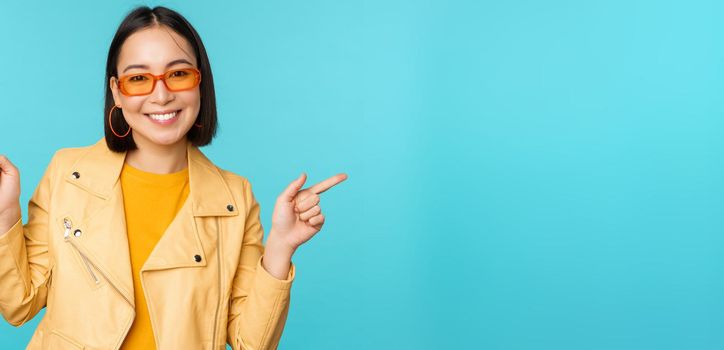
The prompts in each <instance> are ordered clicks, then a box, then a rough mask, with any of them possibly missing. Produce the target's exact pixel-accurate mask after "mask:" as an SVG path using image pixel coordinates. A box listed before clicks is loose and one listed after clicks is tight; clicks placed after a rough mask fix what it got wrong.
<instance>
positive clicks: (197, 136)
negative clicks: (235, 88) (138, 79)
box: [103, 6, 217, 152]
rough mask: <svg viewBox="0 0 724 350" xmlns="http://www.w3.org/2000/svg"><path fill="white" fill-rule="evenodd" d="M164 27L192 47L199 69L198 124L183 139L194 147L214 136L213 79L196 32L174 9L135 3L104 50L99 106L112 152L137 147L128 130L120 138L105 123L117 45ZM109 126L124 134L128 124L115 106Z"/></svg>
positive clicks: (116, 58) (118, 52)
mask: <svg viewBox="0 0 724 350" xmlns="http://www.w3.org/2000/svg"><path fill="white" fill-rule="evenodd" d="M159 25H160V26H166V27H168V28H171V29H172V30H174V31H175V32H176V33H178V34H179V35H181V36H182V37H184V38H185V39H186V40H187V41H188V42H189V43H190V44H191V47H192V48H193V49H194V53H195V54H196V62H197V63H198V69H199V71H201V84H200V85H199V89H200V93H201V108H200V109H199V114H198V117H197V119H196V122H195V123H196V124H201V125H202V127H196V126H192V127H191V129H190V130H189V131H188V133H187V134H186V138H187V139H188V140H189V141H191V143H192V144H193V145H194V146H197V147H200V146H206V145H208V144H210V143H211V140H212V139H213V138H214V135H216V126H217V118H216V94H215V93H214V78H213V76H212V75H211V64H210V63H209V58H208V56H206V48H205V47H204V44H203V43H202V42H201V38H200V37H199V34H198V33H197V32H196V30H195V29H194V27H192V26H191V24H190V23H189V22H188V21H187V20H186V18H184V17H183V16H181V14H179V13H178V12H176V11H173V10H171V9H168V8H166V7H162V6H158V7H154V8H153V9H152V8H150V7H148V6H139V7H137V8H135V9H134V10H132V11H131V12H130V13H129V14H128V15H127V16H126V18H125V19H124V20H123V22H121V24H120V25H119V26H118V30H117V31H116V35H115V36H114V37H113V41H112V42H111V47H110V48H109V50H108V61H107V63H106V79H105V81H104V82H103V83H104V86H105V89H106V98H105V108H104V109H103V112H104V113H103V120H104V122H103V124H104V129H105V137H106V144H107V145H108V148H110V149H111V150H112V151H114V152H124V151H129V150H134V149H137V148H138V147H137V146H136V143H135V142H134V141H133V137H130V136H132V135H131V134H132V133H133V131H131V132H130V133H129V134H128V136H126V137H123V138H120V137H118V136H116V135H115V134H113V132H112V131H111V128H110V125H108V114H109V113H110V111H111V108H113V106H114V100H113V93H112V91H111V88H110V86H109V81H110V79H111V77H118V75H117V74H118V70H117V67H116V66H117V65H118V55H119V54H120V51H121V46H122V45H123V43H124V42H125V41H126V39H127V38H128V37H129V36H131V34H133V33H135V32H137V31H140V30H142V29H145V28H150V27H154V26H159ZM111 120H112V123H113V129H114V130H115V131H116V132H117V133H119V134H123V133H126V131H127V130H128V128H129V127H130V126H129V125H128V123H126V120H125V119H123V115H122V112H121V111H120V110H119V109H116V110H115V111H113V115H112V116H111Z"/></svg>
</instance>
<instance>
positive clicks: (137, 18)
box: [0, 7, 347, 349]
mask: <svg viewBox="0 0 724 350" xmlns="http://www.w3.org/2000/svg"><path fill="white" fill-rule="evenodd" d="M106 81H107V82H108V85H107V88H106V108H105V113H104V120H105V137H104V138H102V139H100V140H99V141H98V142H96V143H95V144H94V145H91V146H86V147H78V148H66V149H61V150H59V151H58V152H56V153H55V154H54V156H53V158H52V160H51V162H50V165H49V166H48V168H47V169H46V172H45V174H44V175H43V177H42V179H41V181H40V184H39V185H38V187H37V188H36V190H35V192H34V194H33V196H32V198H31V200H30V202H29V206H28V213H29V220H28V223H27V224H25V225H22V218H21V210H20V203H19V197H20V177H19V172H18V170H17V169H16V168H15V167H14V166H13V164H12V163H11V162H10V160H8V159H7V158H6V157H4V156H0V168H1V171H0V233H2V235H1V236H0V312H2V315H3V317H4V318H5V319H6V320H7V321H8V322H10V323H11V324H13V325H16V326H17V325H21V324H23V323H25V322H27V321H28V320H30V319H31V318H32V317H33V316H35V315H36V314H37V313H38V311H39V310H40V309H42V308H43V307H47V310H46V313H45V316H44V317H43V319H42V320H41V322H40V324H39V326H38V328H37V329H36V331H35V333H34V335H33V337H32V339H31V341H30V344H29V345H28V348H29V349H38V348H42V349H46V348H62V349H66V348H70V349H74V348H77V349H119V348H123V349H153V348H158V349H224V348H225V346H226V345H225V343H228V344H230V345H231V346H232V348H234V349H274V348H276V347H277V345H278V343H279V339H280V337H281V334H282V330H283V328H284V323H285V321H286V317H287V313H288V310H289V294H290V288H291V284H292V281H293V280H294V270H295V269H294V265H293V264H292V263H291V257H292V255H293V254H294V252H295V251H296V249H297V248H298V247H299V246H300V245H301V244H303V243H304V242H306V241H308V240H309V239H310V238H311V237H312V236H314V235H315V234H316V233H317V232H318V231H319V230H320V229H321V228H322V225H323V224H324V215H323V214H322V213H321V209H320V206H319V194H320V193H322V192H324V191H325V190H327V189H329V188H331V187H332V186H334V185H336V184H338V183H339V182H341V181H343V180H345V179H346V178H347V176H346V175H345V174H338V175H336V176H333V177H330V178H328V179H326V180H324V181H322V182H320V183H317V184H315V185H313V186H311V187H309V188H306V189H303V190H302V189H301V188H302V186H303V185H304V182H305V179H306V176H305V174H302V175H301V176H300V177H299V178H297V179H296V180H294V181H292V182H291V183H290V184H289V185H288V186H287V187H286V189H284V191H283V192H282V193H281V195H280V196H279V197H278V198H277V201H276V204H275V208H274V212H273V214H272V227H271V230H270V232H269V237H268V239H267V242H266V246H264V245H263V244H262V239H263V235H264V231H263V228H262V226H261V222H260V218H259V212H260V208H259V204H258V202H257V201H256V199H255V197H254V195H253V193H252V190H251V187H250V184H249V182H248V180H247V179H246V178H244V177H242V176H239V175H236V174H234V173H232V172H229V171H226V170H223V169H220V168H218V167H216V166H215V165H214V164H213V163H212V162H211V161H210V160H209V159H208V158H206V157H205V155H204V154H203V153H202V152H201V151H200V150H199V149H198V147H199V146H204V145H207V144H209V143H210V142H211V139H212V138H213V136H214V134H215V131H216V125H217V123H216V106H215V97H214V86H213V78H212V75H211V69H210V66H209V61H208V58H207V56H206V51H205V49H204V45H203V43H202V42H201V39H200V38H199V36H198V34H197V33H196V31H195V30H194V29H193V27H192V26H191V25H190V24H189V23H188V22H187V21H186V20H185V19H184V18H183V17H182V16H181V15H179V14H178V13H176V12H174V11H172V10H169V9H167V8H163V7H156V8H154V9H150V8H148V7H139V8H137V9H135V10H134V11H132V12H131V13H130V14H129V15H128V16H127V17H126V18H125V19H124V20H123V22H122V23H121V25H120V26H119V28H118V31H117V32H116V35H115V37H114V38H113V41H112V43H111V46H110V50H109V53H108V62H107V67H106Z"/></svg>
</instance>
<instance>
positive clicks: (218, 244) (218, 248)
mask: <svg viewBox="0 0 724 350" xmlns="http://www.w3.org/2000/svg"><path fill="white" fill-rule="evenodd" d="M219 224H220V223H219V218H216V233H217V235H216V262H217V265H218V269H219V288H218V291H219V294H218V301H217V302H216V312H215V313H214V333H213V334H212V340H211V349H212V350H216V329H217V327H218V323H219V308H220V307H221V273H222V271H221V228H220V227H221V226H220V225H219Z"/></svg>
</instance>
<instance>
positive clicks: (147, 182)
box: [121, 164, 189, 350]
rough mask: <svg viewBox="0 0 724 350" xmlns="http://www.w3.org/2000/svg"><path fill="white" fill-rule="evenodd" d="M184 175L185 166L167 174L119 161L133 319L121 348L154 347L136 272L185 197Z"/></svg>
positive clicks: (139, 280)
mask: <svg viewBox="0 0 724 350" xmlns="http://www.w3.org/2000/svg"><path fill="white" fill-rule="evenodd" d="M188 174H189V173H188V167H187V168H186V169H184V170H181V171H179V172H175V173H171V174H154V173H149V172H145V171H142V170H140V169H136V168H134V167H132V166H130V165H128V164H123V170H122V171H121V187H122V189H123V207H124V209H125V211H126V230H127V234H128V248H129V251H130V254H131V271H132V272H133V294H134V297H135V303H136V318H135V320H134V321H133V325H131V329H130V330H129V331H128V335H126V338H125V339H124V341H123V344H122V346H121V349H144V350H145V349H155V348H156V343H155V342H154V339H153V330H152V328H151V319H150V317H149V313H148V307H147V304H146V298H145V297H144V295H143V287H142V286H141V279H140V272H141V267H143V264H144V262H146V259H147V258H148V256H149V255H150V254H151V251H152V250H153V247H154V246H155V245H156V243H157V242H158V241H159V239H161V236H163V233H164V232H165V231H166V228H167V227H168V225H169V224H170V223H171V221H173V219H174V217H175V216H176V213H177V212H178V210H179V209H180V208H181V206H183V204H184V202H185V201H186V198H187V197H188V194H189V176H188Z"/></svg>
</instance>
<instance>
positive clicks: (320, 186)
mask: <svg viewBox="0 0 724 350" xmlns="http://www.w3.org/2000/svg"><path fill="white" fill-rule="evenodd" d="M344 180H347V174H345V173H340V174H337V175H334V176H332V177H330V178H328V179H326V180H324V181H322V182H319V183H317V184H315V185H313V186H312V187H310V188H309V190H310V191H312V193H316V194H320V193H322V192H324V191H326V190H328V189H330V188H332V186H334V185H336V184H338V183H340V182H342V181H344Z"/></svg>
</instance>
